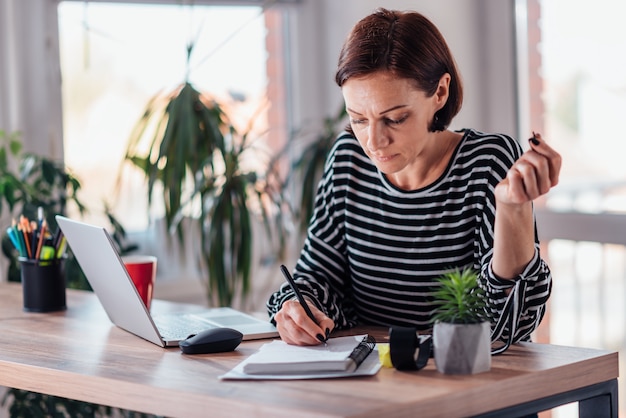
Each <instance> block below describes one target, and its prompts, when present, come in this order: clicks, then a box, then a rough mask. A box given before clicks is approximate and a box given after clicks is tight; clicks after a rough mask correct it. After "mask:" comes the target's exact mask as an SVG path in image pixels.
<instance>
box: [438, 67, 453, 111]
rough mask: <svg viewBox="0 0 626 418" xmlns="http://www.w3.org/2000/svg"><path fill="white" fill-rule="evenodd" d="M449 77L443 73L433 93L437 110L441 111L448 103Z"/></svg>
mask: <svg viewBox="0 0 626 418" xmlns="http://www.w3.org/2000/svg"><path fill="white" fill-rule="evenodd" d="M451 78H452V77H451V76H450V74H448V73H445V74H444V75H442V76H441V78H440V79H439V84H438V85H437V90H436V91H435V94H434V96H435V101H436V104H437V110H439V109H441V108H442V107H443V106H444V105H445V104H446V102H447V101H448V96H449V95H450V80H451Z"/></svg>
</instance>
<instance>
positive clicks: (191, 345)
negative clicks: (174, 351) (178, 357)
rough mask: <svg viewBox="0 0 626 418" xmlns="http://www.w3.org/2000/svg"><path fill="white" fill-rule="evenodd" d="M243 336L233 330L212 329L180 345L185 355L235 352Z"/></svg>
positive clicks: (193, 336)
mask: <svg viewBox="0 0 626 418" xmlns="http://www.w3.org/2000/svg"><path fill="white" fill-rule="evenodd" d="M242 339H243V334H242V333H241V332H239V331H237V330H235V329H232V328H211V329H207V330H204V331H200V332H199V333H197V334H194V335H190V336H189V337H187V338H186V339H184V340H182V341H181V342H179V343H178V345H179V347H180V349H181V350H182V351H183V353H184V354H207V353H222V352H224V351H233V350H234V349H235V348H237V346H238V345H239V344H240V343H241V340H242Z"/></svg>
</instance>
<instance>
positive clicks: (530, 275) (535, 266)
mask: <svg viewBox="0 0 626 418" xmlns="http://www.w3.org/2000/svg"><path fill="white" fill-rule="evenodd" d="M492 264H493V260H492V261H491V262H490V263H489V267H488V268H487V280H488V281H489V283H490V284H491V285H492V286H493V287H494V288H498V289H510V288H512V287H513V286H515V282H517V281H519V280H534V279H536V277H537V275H538V274H539V268H540V264H541V260H540V258H539V250H538V249H537V248H535V253H534V254H533V258H532V259H531V260H530V261H529V262H528V264H527V265H526V267H525V268H524V271H522V273H520V274H519V275H517V276H515V277H513V278H512V279H503V278H501V277H498V276H497V275H496V274H495V273H494V272H493V268H492Z"/></svg>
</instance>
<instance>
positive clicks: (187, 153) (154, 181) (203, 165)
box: [125, 46, 285, 306]
mask: <svg viewBox="0 0 626 418" xmlns="http://www.w3.org/2000/svg"><path fill="white" fill-rule="evenodd" d="M192 49H193V47H192V46H190V47H189V50H188V57H189V55H190V54H191V51H192ZM253 122H254V120H253V121H252V122H251V123H250V124H249V126H248V127H246V128H244V129H243V130H241V129H238V128H237V127H235V125H234V124H233V123H232V122H231V119H230V118H229V116H228V115H227V113H226V112H225V111H224V110H223V106H222V105H221V104H220V103H218V101H217V100H215V99H214V98H212V97H210V96H209V95H208V94H203V93H201V92H200V91H198V90H196V88H195V87H194V86H193V85H192V84H191V83H190V82H189V81H187V80H186V81H185V82H183V83H182V84H181V85H180V86H179V87H177V88H176V89H174V90H173V91H172V92H171V93H169V94H166V95H159V94H158V95H156V96H154V98H153V99H152V100H150V101H149V103H148V105H147V107H146V109H145V111H144V112H143V116H142V117H141V118H140V120H139V121H138V122H137V124H136V126H135V129H134V130H133V132H132V134H131V137H130V139H129V142H128V146H127V150H126V155H125V160H126V161H130V162H131V163H132V164H133V165H134V166H135V167H137V168H139V169H140V170H141V171H142V172H143V174H144V175H145V178H146V180H147V186H148V187H147V193H148V196H147V198H148V202H149V206H150V205H152V204H153V203H154V202H155V199H160V200H161V201H162V205H163V207H164V210H165V224H166V226H167V228H168V230H175V231H176V232H177V235H178V239H179V241H180V243H181V244H184V233H185V231H184V230H183V228H182V227H181V225H182V224H181V222H180V221H181V220H182V219H183V218H184V217H185V216H191V217H192V218H194V221H195V222H194V223H193V224H195V225H197V227H198V228H199V235H200V237H201V243H200V244H201V249H202V251H201V253H202V256H203V261H204V263H203V264H204V267H205V268H206V270H207V272H208V278H207V293H208V294H207V296H208V301H209V303H211V304H214V305H221V306H229V305H231V304H232V302H233V300H234V299H235V298H236V297H240V298H241V300H244V301H245V299H246V297H247V296H248V293H249V290H250V274H251V270H252V260H253V253H252V252H253V229H254V222H255V219H256V218H259V219H261V220H262V222H263V224H264V225H265V230H266V231H267V232H268V233H269V234H270V235H269V240H268V242H270V243H274V244H277V249H276V253H278V254H280V253H282V250H283V248H284V247H283V245H284V237H285V229H284V227H283V223H282V218H281V216H282V215H283V213H284V210H285V205H284V199H283V194H282V184H281V182H280V181H279V180H278V179H279V177H278V172H277V170H276V169H275V168H276V167H275V164H274V163H275V160H274V159H273V158H272V156H271V155H269V154H268V153H265V152H264V151H263V150H262V149H261V148H260V147H257V145H258V143H257V142H256V141H255V139H256V137H255V136H254V134H253V133H252V132H253V126H254V124H253ZM146 150H147V151H146ZM254 160H256V161H257V162H258V161H259V160H261V161H263V164H262V165H263V167H262V168H261V169H259V168H258V167H257V168H249V167H250V164H249V162H250V161H254ZM274 232H276V235H272V233H274Z"/></svg>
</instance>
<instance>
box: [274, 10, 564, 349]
mask: <svg viewBox="0 0 626 418" xmlns="http://www.w3.org/2000/svg"><path fill="white" fill-rule="evenodd" d="M336 82H337V84H338V85H339V87H341V90H342V93H343V97H344V101H345V105H346V110H347V112H348V116H349V118H350V126H349V128H348V131H347V132H345V133H343V134H342V135H340V136H339V138H338V139H337V141H336V143H335V145H334V147H333V149H332V150H331V152H330V154H329V156H328V160H327V163H326V166H325V171H324V175H323V178H322V180H321V181H320V184H319V188H318V194H317V198H316V202H315V211H314V215H313V217H312V219H311V223H310V226H309V229H308V233H307V239H306V241H305V244H304V248H303V250H302V252H301V255H300V258H299V260H298V262H297V265H296V268H295V270H294V278H295V279H296V282H297V286H298V288H299V290H300V291H301V293H302V294H303V295H304V297H305V299H306V300H307V302H308V304H309V306H310V308H311V311H312V313H313V315H314V317H315V321H313V320H311V319H309V318H308V317H307V315H306V314H305V311H304V310H303V308H302V306H301V305H300V304H299V303H298V302H297V300H296V299H295V298H294V294H293V292H292V290H291V289H290V287H289V286H288V285H287V284H285V285H283V286H282V287H281V288H280V289H279V290H278V291H277V292H276V293H274V294H273V295H272V296H271V297H270V299H269V300H268V303H267V306H268V310H269V313H270V316H271V319H272V321H273V322H274V323H275V324H276V326H277V328H278V331H279V333H280V336H281V338H282V339H283V340H284V341H286V342H288V343H290V344H297V345H314V344H319V343H320V341H325V339H326V338H327V337H328V334H329V332H330V331H332V330H333V329H335V328H348V327H352V326H354V325H356V324H370V325H384V326H393V325H398V326H412V327H416V328H417V329H419V330H424V329H428V328H430V327H431V326H432V324H431V318H432V315H433V310H434V309H435V306H434V304H433V302H432V292H433V288H434V284H433V283H434V281H435V279H436V278H438V277H439V276H441V274H442V273H444V272H446V271H449V270H451V269H454V268H456V267H458V268H464V267H472V268H474V269H475V270H476V271H477V272H479V275H480V276H479V285H480V286H481V287H482V288H484V289H485V291H486V295H487V298H488V302H489V312H488V313H489V315H490V318H491V319H492V339H493V340H494V341H496V340H500V339H510V340H511V341H513V342H515V341H520V340H527V339H529V337H530V334H531V333H532V331H533V330H535V328H536V327H537V326H538V325H539V323H540V321H541V318H542V317H543V314H544V310H545V304H546V301H547V300H548V297H549V295H550V290H551V276H550V271H549V269H548V266H547V265H546V263H545V262H544V261H543V260H542V259H541V257H540V254H539V242H538V239H537V235H536V233H535V223H534V217H533V208H532V201H533V200H534V199H536V198H538V197H539V196H541V195H543V194H545V193H547V192H548V190H550V188H551V187H552V186H554V185H556V184H557V182H558V175H559V170H560V166H561V157H560V155H559V154H558V153H556V152H555V151H554V150H553V149H552V148H550V147H549V146H548V145H547V144H546V142H544V140H543V139H542V138H541V136H540V135H539V134H537V135H533V138H531V139H530V140H529V149H528V151H526V152H523V151H522V148H521V147H520V145H519V144H518V142H516V141H515V140H513V139H511V138H510V137H508V136H506V135H501V134H485V133H481V132H478V131H476V130H473V129H466V130H462V131H458V132H453V131H450V130H448V129H447V127H448V126H449V124H450V122H451V120H452V118H453V117H454V116H455V115H456V114H457V113H458V111H459V110H460V108H461V104H462V99H463V89H462V85H461V80H460V77H459V74H458V72H457V69H456V65H455V62H454V59H453V57H452V55H451V53H450V51H449V49H448V46H447V44H446V42H445V40H444V38H443V36H442V35H441V34H440V33H439V31H438V29H437V28H436V27H435V26H434V25H433V24H432V23H431V22H430V21H429V20H428V19H426V18H425V17H424V16H422V15H421V14H419V13H416V12H397V11H389V10H385V9H379V10H378V11H377V12H375V13H374V14H372V15H370V16H367V17H365V18H364V19H362V20H361V21H360V22H358V23H357V24H356V26H355V27H354V28H353V29H352V31H351V33H350V34H349V36H348V38H347V40H346V42H345V44H344V45H343V48H342V51H341V54H340V57H339V65H338V69H337V74H336ZM509 305H510V309H509ZM505 306H506V307H507V309H505ZM510 337H512V338H510Z"/></svg>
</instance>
